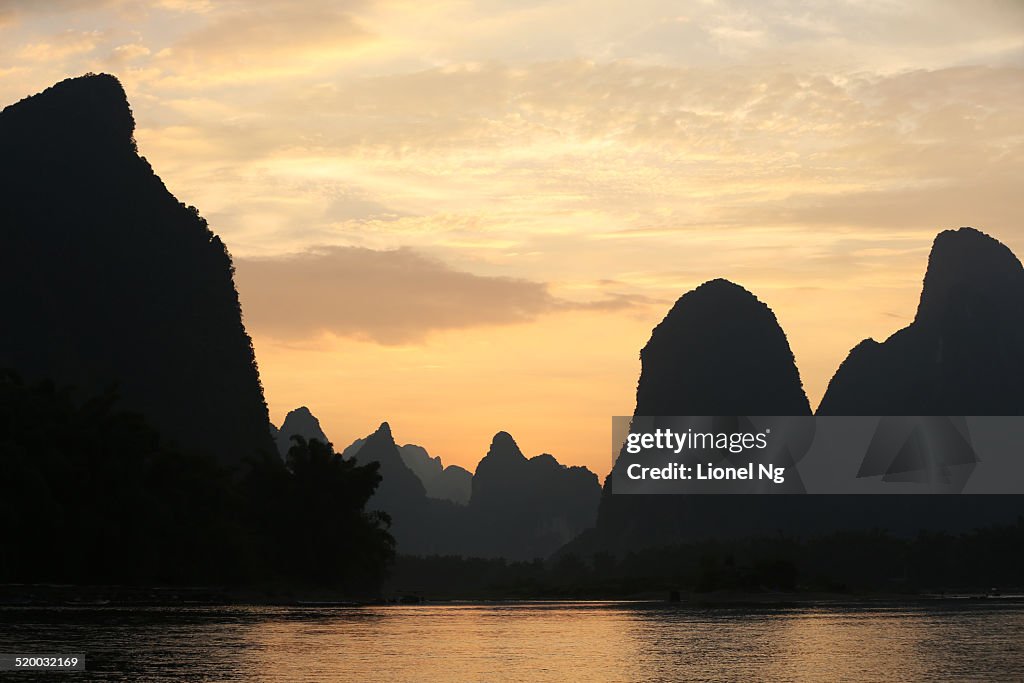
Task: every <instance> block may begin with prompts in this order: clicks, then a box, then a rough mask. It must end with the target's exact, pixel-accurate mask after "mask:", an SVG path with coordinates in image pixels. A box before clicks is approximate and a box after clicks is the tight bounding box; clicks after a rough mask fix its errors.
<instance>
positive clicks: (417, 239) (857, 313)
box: [0, 0, 1024, 475]
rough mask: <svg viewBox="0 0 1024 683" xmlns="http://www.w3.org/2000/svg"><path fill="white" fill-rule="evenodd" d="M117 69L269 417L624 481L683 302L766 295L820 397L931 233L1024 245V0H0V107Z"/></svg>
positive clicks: (912, 298) (907, 305) (914, 276)
mask: <svg viewBox="0 0 1024 683" xmlns="http://www.w3.org/2000/svg"><path fill="white" fill-rule="evenodd" d="M86 71H104V72H109V73H113V74H115V75H116V76H118V77H119V78H120V79H121V81H122V82H123V84H124V85H125V88H126V90H127V92H128V96H129V99H130V101H131V103H132V106H133V109H134V112H135V117H136V122H137V126H138V130H137V134H136V137H137V140H138V143H139V149H140V152H141V153H142V154H143V155H144V156H146V157H147V158H148V159H149V160H150V162H151V163H152V164H153V166H154V168H155V170H156V171H157V173H158V174H159V175H160V176H161V177H162V178H163V179H164V181H165V182H166V183H167V186H168V188H169V189H170V190H171V191H172V192H173V193H174V194H175V195H176V196H177V197H178V198H179V199H181V200H182V201H184V202H186V203H188V204H193V205H195V206H197V207H198V208H199V209H200V211H201V212H202V214H203V215H204V216H205V217H206V218H207V219H208V220H209V221H210V224H211V226H212V227H213V229H214V230H215V231H216V232H218V233H219V234H220V235H221V236H222V237H223V238H224V240H225V242H226V243H227V244H228V246H229V248H230V249H231V251H232V253H233V255H234V257H235V261H236V266H237V270H238V272H237V283H238V287H239V292H240V295H241V298H242V304H243V308H244V311H245V314H246V324H247V327H248V329H249V331H250V333H251V334H252V335H253V338H254V341H255V345H256V352H257V357H258V361H259V364H260V370H261V374H262V378H263V383H264V386H265V388H266V393H267V401H268V403H269V405H270V409H271V416H272V418H273V419H274V420H275V421H276V422H280V420H281V419H282V418H283V416H284V413H285V412H287V410H289V409H290V408H293V407H295V406H298V405H308V406H309V407H310V408H311V409H312V410H313V411H314V413H316V414H317V415H318V416H319V417H320V419H321V422H322V423H323V425H324V427H325V430H326V431H327V433H328V435H329V436H330V437H331V438H332V439H333V440H334V441H335V442H336V445H338V446H343V445H346V444H347V443H349V442H350V441H351V440H353V439H355V438H356V437H359V436H364V435H365V434H367V433H368V432H370V431H372V430H373V429H374V428H375V427H376V425H377V424H378V423H379V422H380V421H382V420H385V419H386V420H388V421H390V422H391V424H392V427H393V430H394V432H395V435H396V438H397V439H398V440H399V442H400V443H405V442H413V443H419V444H422V445H423V446H425V447H426V448H427V449H428V450H429V451H430V452H431V453H432V454H434V455H440V456H441V457H442V458H443V459H444V462H445V463H446V464H450V463H454V464H460V465H463V466H466V467H469V468H470V469H472V468H473V467H474V466H475V464H476V462H477V461H478V460H479V459H480V457H482V456H483V454H484V453H485V452H486V449H487V445H488V443H489V441H490V437H491V436H492V435H493V433H494V432H496V431H498V430H502V429H503V430H507V431H509V432H510V433H512V435H513V436H514V437H516V439H517V440H518V442H519V444H520V446H521V447H522V448H523V450H524V451H525V452H526V453H527V454H528V455H535V454H537V453H540V452H550V453H552V454H554V455H555V456H556V457H557V458H558V459H559V460H560V461H561V462H563V463H568V464H585V465H587V466H589V467H591V468H592V469H594V470H595V471H596V472H598V473H599V474H601V475H603V474H604V473H605V472H607V470H608V468H609V466H610V458H611V456H610V452H609V450H610V449H609V446H608V443H609V440H610V417H611V416H612V415H616V414H629V413H631V412H632V409H633V399H634V391H635V386H636V380H637V376H638V373H639V361H638V353H639V350H640V348H641V347H642V346H643V344H644V343H645V342H646V340H647V337H648V335H649V334H650V330H651V328H652V327H653V326H654V325H656V324H657V323H658V322H659V321H660V320H661V318H662V317H663V316H664V314H665V313H666V312H667V310H668V309H669V307H670V306H671V304H672V302H673V301H674V300H675V299H676V298H678V297H679V296H680V295H681V294H683V293H684V292H686V291H687V290H689V289H692V288H693V287H695V286H696V285H698V284H700V283H701V282H703V281H705V280H708V279H710V278H713V277H727V278H730V279H732V280H734V281H736V282H738V283H740V284H742V285H743V286H745V287H746V288H748V289H750V290H751V291H753V292H754V293H755V294H757V295H758V296H759V297H760V298H761V299H762V300H763V301H765V302H766V303H767V304H768V305H770V306H771V307H772V308H773V310H774V311H775V313H776V315H777V316H778V317H779V320H780V322H781V324H782V325H783V328H784V329H785V330H786V332H787V334H788V336H789V339H790V343H791V344H792V346H793V350H794V353H795V354H796V358H797V362H798V364H799V367H800V371H801V374H802V376H803V379H804V384H805V386H806V388H807V391H808V394H809V396H810V398H811V402H812V404H816V403H817V401H818V399H819V398H820V396H821V394H822V392H823V391H824V388H825V386H826V384H827V382H828V379H829V377H830V376H831V374H832V372H833V371H834V370H835V368H836V366H837V365H838V364H839V362H840V361H841V360H842V359H843V358H844V356H845V354H846V352H847V351H848V350H849V349H850V347H852V346H853V345H854V344H855V343H856V342H858V341H859V340H860V339H862V338H864V337H866V336H874V337H876V338H882V337H885V336H887V335H888V334H890V333H891V332H893V331H895V330H896V329H898V328H899V327H901V326H902V325H905V324H906V323H907V322H909V320H910V318H911V316H912V315H913V311H914V307H915V305H916V300H917V296H918V293H919V290H920V281H921V277H922V276H923V273H924V267H925V263H926V258H927V250H928V247H929V245H930V241H931V239H932V237H933V236H934V234H935V233H936V232H937V231H938V230H940V229H943V228H947V227H956V226H960V225H973V226H975V227H978V228H981V229H983V230H985V231H987V232H989V233H990V234H992V235H994V236H995V237H997V238H999V239H1001V240H1003V241H1004V242H1006V243H1007V244H1008V245H1009V246H1010V247H1011V248H1013V249H1014V250H1015V251H1016V252H1017V253H1018V254H1022V253H1024V233H1022V231H1021V225H1020V222H1019V210H1018V207H1019V206H1020V200H1019V194H1020V189H1019V185H1020V179H1021V178H1022V177H1024V5H1022V4H1021V3H1019V2H1015V1H1014V0H982V1H979V2H972V3H964V2H957V1H953V0H949V1H945V0H929V1H928V2H919V3H914V2H900V3H894V2H881V1H879V2H861V3H846V2H795V1H794V2H790V1H788V0H778V1H776V2H771V3H764V2H755V1H753V0H748V1H743V0H721V1H717V2H715V1H711V0H706V1H702V2H690V3H679V2H668V1H665V2H636V1H633V2H600V1H598V2H594V1H593V0H588V1H587V2H583V1H582V0H580V1H576V2H572V1H570V2H524V1H521V0H520V1H516V2H512V1H510V0H508V1H504V0H487V1H484V2H472V3H471V2H450V1H447V0H442V1H441V2H437V3H415V2H390V1H387V0H345V1H342V2H325V1H310V2H285V1H284V0H249V1H245V2H243V1H241V0H237V1H234V2H213V1H207V0H151V1H148V2H144V1H130V0H57V1H55V2H50V3H38V2H27V1H25V2H20V1H17V0H15V1H11V0H7V1H6V2H2V1H0V101H2V102H4V103H10V102H14V101H16V100H18V99H20V98H21V97H24V96H26V95H29V94H31V93H34V92H37V91H39V90H42V89H43V88H45V87H46V86H48V85H50V84H52V83H53V82H55V81H57V80H60V79H62V78H65V77H67V76H72V75H78V74H81V73H84V72H86Z"/></svg>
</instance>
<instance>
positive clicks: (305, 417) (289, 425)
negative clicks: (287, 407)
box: [274, 406, 331, 457]
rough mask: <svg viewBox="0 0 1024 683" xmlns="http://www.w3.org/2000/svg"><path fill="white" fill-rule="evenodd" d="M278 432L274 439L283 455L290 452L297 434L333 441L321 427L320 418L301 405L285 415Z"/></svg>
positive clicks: (306, 438)
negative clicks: (293, 438)
mask: <svg viewBox="0 0 1024 683" xmlns="http://www.w3.org/2000/svg"><path fill="white" fill-rule="evenodd" d="M276 432H277V433H276V434H274V440H275V441H276V442H277V450H278V452H279V453H280V454H281V457H285V456H286V455H287V454H288V449H289V448H291V445H292V437H293V436H296V435H298V436H301V437H302V438H303V439H305V440H306V441H310V440H312V439H316V440H317V441H320V442H321V443H324V444H329V443H331V441H330V439H328V438H327V435H326V434H324V430H323V429H321V427H320V420H318V419H316V416H315V415H313V413H311V412H310V410H309V408H307V407H306V406H300V407H298V408H296V409H295V410H292V411H291V412H289V413H288V414H287V415H285V418H284V422H282V423H281V428H280V429H278V430H276Z"/></svg>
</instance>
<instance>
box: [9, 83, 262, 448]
mask: <svg viewBox="0 0 1024 683" xmlns="http://www.w3.org/2000/svg"><path fill="white" fill-rule="evenodd" d="M134 126H135V123H134V120H133V119H132V113H131V110H130V109H129V106H128V101H127V99H126V97H125V93H124V90H123V89H122V88H121V85H120V83H118V81H117V80H116V79H115V78H113V77H112V76H106V75H98V76H85V77H82V78H74V79H69V80H66V81H62V82H60V83H58V84H56V85H54V86H53V87H51V88H48V89H47V90H45V91H44V92H42V93H40V94H38V95H34V96H32V97H29V98H26V99H24V100H22V101H20V102H18V103H17V104H13V105H11V106H9V107H6V108H5V109H4V110H3V112H0V227H2V229H0V308H2V309H3V311H4V315H5V318H6V320H7V321H8V322H7V324H6V325H5V327H4V331H3V334H2V335H0V367H9V368H13V369H15V370H17V371H18V372H19V373H21V374H22V375H24V376H25V377H26V378H29V379H36V378H46V379H51V380H54V381H56V382H57V383H59V384H70V385H74V386H77V387H78V388H79V389H80V390H81V391H82V392H83V393H84V394H85V395H91V394H94V393H97V392H99V391H102V390H103V389H105V388H106V387H108V386H109V385H111V384H116V385H117V386H118V390H119V392H120V395H121V398H122V404H123V405H124V406H125V407H126V408H129V409H132V410H136V411H139V412H141V413H143V414H145V415H146V416H148V417H149V418H150V419H151V420H152V421H153V423H154V424H155V425H156V426H157V427H158V428H159V429H160V431H161V432H162V433H163V434H164V435H165V436H167V437H170V438H171V439H173V440H176V441H178V442H179V443H180V445H181V446H183V447H185V448H189V449H193V450H202V451H205V452H209V453H211V454H214V455H216V456H217V457H218V458H220V459H221V460H222V461H223V462H229V463H237V462H239V461H240V460H241V459H242V458H243V457H246V456H248V455H252V454H255V453H257V452H259V451H265V452H273V450H274V446H273V443H272V441H271V438H270V434H269V427H270V421H269V418H268V415H267V407H266V404H265V403H264V400H263V390H262V387H261V385H260V379H259V372H258V370H257V368H256V359H255V355H254V353H253V348H252V343H251V340H250V339H249V336H248V334H246V331H245V328H244V327H243V325H242V318H241V312H240V309H239V304H238V295H237V293H236V291H235V286H234V283H233V281H232V273H233V270H232V265H231V257H230V255H229V254H228V252H227V249H226V248H225V246H224V243H223V242H221V240H220V238H218V237H217V236H216V235H215V234H214V233H213V232H211V231H210V229H209V227H208V226H207V224H206V221H205V220H203V218H202V217H200V215H199V213H198V212H197V211H196V210H195V209H194V208H192V207H187V206H185V205H184V204H182V203H181V202H179V201H178V200H176V199H175V198H174V197H173V196H172V195H171V194H170V193H169V192H168V191H167V188H166V187H164V184H163V183H162V182H161V181H160V179H159V178H158V177H157V176H156V175H155V174H154V173H153V169H152V168H150V166H149V164H148V163H147V162H146V160H145V159H144V158H142V157H140V156H139V154H138V152H137V151H136V148H135V141H134V139H133V137H132V134H133V131H134Z"/></svg>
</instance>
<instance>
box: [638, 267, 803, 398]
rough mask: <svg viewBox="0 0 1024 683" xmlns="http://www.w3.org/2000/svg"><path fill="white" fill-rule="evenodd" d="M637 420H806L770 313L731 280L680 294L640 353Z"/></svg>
mask: <svg viewBox="0 0 1024 683" xmlns="http://www.w3.org/2000/svg"><path fill="white" fill-rule="evenodd" d="M640 363H641V372H640V381H639V383H638V384H637V389H636V411H635V412H634V415H810V413H811V407H810V404H809V403H808V401H807V395H806V394H805V393H804V390H803V385H802V383H801V381H800V373H799V372H798V371H797V368H796V362H795V361H794V359H793V352H792V351H791V350H790V348H789V341H788V340H787V339H786V335H785V333H784V332H783V331H782V328H781V327H780V326H779V323H778V320H777V319H776V318H775V314H774V313H773V312H772V310H771V309H770V308H768V306H767V305H765V304H764V303H762V302H761V301H759V300H758V299H757V297H755V296H754V295H753V294H751V293H750V292H748V291H747V290H745V289H744V288H743V287H740V286H739V285H737V284H734V283H732V282H729V281H728V280H722V279H718V280H711V281H710V282H705V283H704V284H702V285H701V286H699V287H697V288H696V289H695V290H693V291H692V292H689V293H687V294H684V295H683V296H681V297H680V298H679V300H678V301H676V303H675V305H674V306H673V307H672V309H671V310H670V311H669V312H668V315H666V316H665V319H664V320H662V321H661V323H659V324H658V326H657V327H655V328H654V331H653V332H652V333H651V338H650V340H649V341H648V342H647V345H646V346H644V348H643V350H642V351H641V352H640Z"/></svg>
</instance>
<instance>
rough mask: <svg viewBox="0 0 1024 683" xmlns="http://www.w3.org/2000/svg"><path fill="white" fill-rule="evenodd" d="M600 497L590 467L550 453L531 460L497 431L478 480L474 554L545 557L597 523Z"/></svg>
mask: <svg viewBox="0 0 1024 683" xmlns="http://www.w3.org/2000/svg"><path fill="white" fill-rule="evenodd" d="M600 496H601V487H600V484H599V482H598V479H597V476H596V475H594V474H593V473H592V472H591V471H590V470H588V469H587V468H585V467H565V466H564V465H561V464H559V463H558V461H557V460H555V458H554V457H553V456H551V455H549V454H547V453H545V454H542V455H538V456H536V457H533V458H529V459H528V458H527V457H526V456H525V455H523V453H522V451H521V450H519V446H518V445H517V444H516V442H515V440H514V439H513V438H512V436H511V435H509V434H508V433H507V432H498V433H497V434H495V436H494V439H493V440H492V441H491V446H490V449H489V450H488V452H487V455H486V456H484V458H483V459H482V460H481V461H480V463H479V464H478V465H477V468H476V473H475V474H474V475H473V494H472V497H471V498H470V501H469V508H468V511H469V513H470V515H471V519H472V529H473V532H474V537H475V541H474V544H473V553H474V554H475V555H480V556H483V557H506V558H509V559H533V558H536V557H546V556H548V555H550V554H551V553H552V552H554V551H555V550H557V549H558V548H559V547H561V546H562V545H564V544H565V543H566V542H568V541H569V540H571V539H572V538H574V537H575V536H576V535H577V534H579V533H580V532H581V531H583V530H584V529H586V528H588V527H589V526H591V525H592V524H593V523H594V520H595V517H596V513H597V506H598V502H599V500H600Z"/></svg>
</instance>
